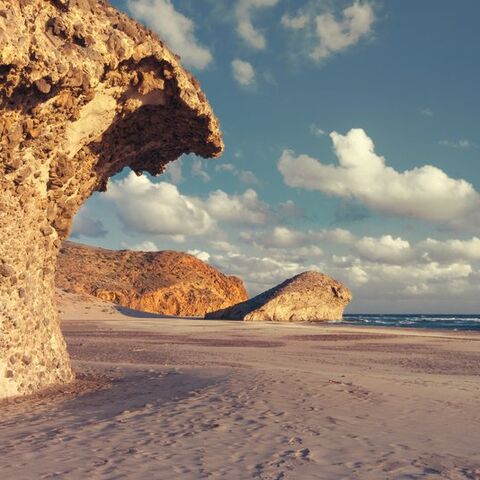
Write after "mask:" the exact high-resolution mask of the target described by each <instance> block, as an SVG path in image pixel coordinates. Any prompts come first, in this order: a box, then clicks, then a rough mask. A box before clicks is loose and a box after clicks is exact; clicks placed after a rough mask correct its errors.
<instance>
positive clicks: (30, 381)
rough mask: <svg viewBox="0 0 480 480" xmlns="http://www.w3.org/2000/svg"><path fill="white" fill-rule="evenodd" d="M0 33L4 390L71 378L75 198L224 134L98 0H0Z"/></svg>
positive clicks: (217, 142) (162, 61) (158, 55)
mask: <svg viewBox="0 0 480 480" xmlns="http://www.w3.org/2000/svg"><path fill="white" fill-rule="evenodd" d="M0 44H1V45H2V48H1V50H0V240H1V241H0V398H1V397H6V396H11V395H18V394H25V393H31V392H34V391H35V390H37V389H39V388H42V387H45V386H48V385H51V384H54V383H59V382H67V381H71V380H72V379H73V374H72V370H71V367H70V361H69V358H68V354H67V352H66V349H65V343H64V341H63V337H62V335H61V332H60V329H59V322H58V319H57V316H56V313H55V309H54V308H53V303H52V302H53V294H54V272H55V265H56V255H57V252H58V248H59V246H60V243H61V240H62V239H63V238H65V237H66V236H67V235H68V233H69V230H70V226H71V220H72V217H73V215H74V214H75V213H76V211H77V210H78V208H79V207H80V205H81V204H82V203H83V202H84V201H85V200H86V199H87V198H88V197H89V196H90V195H91V193H92V192H93V191H95V190H103V189H105V188H106V184H107V180H108V178H109V177H110V176H112V175H114V174H116V173H117V172H119V171H121V170H122V169H123V168H124V167H127V166H128V167H130V168H132V169H133V170H134V171H135V172H137V173H139V174H140V173H142V172H144V171H146V172H150V173H152V174H154V175H157V174H159V173H162V172H163V171H164V169H165V166H166V165H167V163H169V162H171V161H173V160H175V159H177V158H178V157H179V156H180V155H182V154H183V153H195V154H198V155H201V156H203V157H215V156H218V155H220V154H221V153H222V151H223V142H222V138H221V132H220V128H219V124H218V121H217V119H216V117H215V116H214V114H213V112H212V110H211V108H210V105H209V104H208V102H207V100H206V98H205V95H204V94H203V92H202V91H201V89H200V86H199V84H198V82H197V81H196V79H195V78H194V77H193V76H192V75H191V74H190V73H189V72H187V71H186V70H184V69H183V68H182V66H181V64H180V61H179V58H178V57H177V56H175V55H174V54H172V53H171V52H170V50H169V49H168V48H167V47H166V46H165V45H164V44H163V43H162V42H161V41H160V40H159V39H158V38H157V37H156V36H155V34H154V33H153V32H151V31H149V30H147V29H145V28H144V27H142V26H140V25H139V24H137V23H136V22H134V21H133V20H131V19H129V18H128V17H127V16H125V15H124V14H122V13H120V12H118V11H117V10H115V9H114V8H112V7H111V6H109V5H108V4H107V2H104V1H97V0H51V1H48V0H22V1H19V2H11V1H10V0H0Z"/></svg>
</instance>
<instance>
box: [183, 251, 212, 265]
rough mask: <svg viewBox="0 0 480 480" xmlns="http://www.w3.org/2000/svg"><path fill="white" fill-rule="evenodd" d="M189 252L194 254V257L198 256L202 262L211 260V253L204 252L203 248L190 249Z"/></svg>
mask: <svg viewBox="0 0 480 480" xmlns="http://www.w3.org/2000/svg"><path fill="white" fill-rule="evenodd" d="M187 253H189V254H190V255H193V256H194V257H197V258H198V259H199V260H201V261H202V262H208V261H209V260H210V254H209V253H208V252H204V251H203V250H198V249H194V250H188V251H187Z"/></svg>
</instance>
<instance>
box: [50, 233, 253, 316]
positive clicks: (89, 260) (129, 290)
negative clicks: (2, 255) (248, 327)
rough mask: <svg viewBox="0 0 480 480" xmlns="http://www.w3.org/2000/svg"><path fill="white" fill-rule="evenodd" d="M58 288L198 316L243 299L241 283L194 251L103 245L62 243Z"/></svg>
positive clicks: (140, 307) (138, 307) (131, 305)
mask: <svg viewBox="0 0 480 480" xmlns="http://www.w3.org/2000/svg"><path fill="white" fill-rule="evenodd" d="M56 285H57V287H58V288H61V289H63V290H66V291H68V292H72V293H80V294H82V293H83V294H88V295H93V296H95V297H97V298H99V299H101V300H104V301H108V302H112V303H117V304H119V305H122V306H124V307H129V308H133V309H135V310H143V311H145V312H153V313H161V314H165V315H177V316H199V317H200V316H201V317H203V316H204V315H205V314H206V313H207V312H211V311H214V310H218V309H221V308H226V307H229V306H231V305H234V304H236V303H239V302H243V301H244V300H246V299H247V298H248V295H247V291H246V290H245V287H244V285H243V282H242V281H241V280H240V279H239V278H237V277H233V276H227V275H223V273H221V272H219V271H218V270H217V269H215V268H213V267H211V266H210V265H208V264H206V263H204V262H202V261H201V260H199V259H198V258H196V257H194V256H193V255H189V254H187V253H182V252H174V251H161V252H134V251H131V250H106V249H103V248H96V247H87V246H86V245H79V244H77V243H73V242H64V243H63V245H62V248H61V249H60V254H59V256H58V266H57V274H56Z"/></svg>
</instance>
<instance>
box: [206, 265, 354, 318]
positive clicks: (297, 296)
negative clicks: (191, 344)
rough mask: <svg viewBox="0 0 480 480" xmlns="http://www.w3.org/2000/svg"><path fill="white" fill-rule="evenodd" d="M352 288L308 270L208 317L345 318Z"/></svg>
mask: <svg viewBox="0 0 480 480" xmlns="http://www.w3.org/2000/svg"><path fill="white" fill-rule="evenodd" d="M351 299H352V294H351V293H350V290H349V289H348V288H347V287H345V285H342V284H341V283H340V282H337V281H336V280H334V279H333V278H331V277H329V276H328V275H324V274H323V273H320V272H304V273H301V274H300V275H296V276H295V277H292V278H289V279H288V280H285V281H284V282H283V283H281V284H280V285H277V286H276V287H274V288H271V289H270V290H267V291H266V292H263V293H261V294H260V295H257V296H256V297H254V298H252V299H250V300H247V301H246V302H243V303H239V304H238V305H234V306H232V307H230V308H226V309H222V310H218V311H216V312H212V313H210V314H208V315H207V316H206V317H207V318H223V319H229V320H246V321H249V322H268V321H270V322H321V321H326V320H341V319H342V315H343V310H344V309H345V307H346V306H347V305H348V304H349V303H350V301H351Z"/></svg>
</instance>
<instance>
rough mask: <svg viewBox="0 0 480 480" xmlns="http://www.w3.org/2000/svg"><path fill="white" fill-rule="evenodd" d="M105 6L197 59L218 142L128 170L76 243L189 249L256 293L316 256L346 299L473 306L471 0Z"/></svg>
mask: <svg viewBox="0 0 480 480" xmlns="http://www.w3.org/2000/svg"><path fill="white" fill-rule="evenodd" d="M111 3H112V4H113V5H115V6H116V7H118V8H120V9H123V10H125V11H126V12H127V13H129V14H130V15H131V16H134V17H136V18H137V19H138V20H139V21H141V22H143V23H146V24H147V25H148V26H149V27H150V28H152V29H153V30H155V31H157V33H158V34H159V36H160V37H161V38H162V39H164V40H165V41H166V42H167V43H168V44H169V46H170V47H171V48H172V49H173V50H174V51H176V52H177V53H179V54H180V56H181V57H182V59H183V63H184V65H185V66H186V67H187V68H189V69H190V70H192V71H193V72H194V74H195V75H196V76H197V78H198V79H199V80H200V82H201V84H202V88H203V90H204V91H205V93H206V94H207V97H208V99H209V101H210V103H211V105H212V106H213V108H214V111H215V113H216V114H217V116H218V117H219V119H220V122H221V125H222V130H223V133H224V139H225V144H226V151H225V154H224V155H223V157H221V158H220V159H218V160H202V159H199V158H196V157H184V158H182V159H181V161H179V162H176V163H174V164H172V166H171V167H170V168H169V170H168V172H167V174H165V175H163V176H161V177H158V178H152V177H148V176H144V177H141V178H137V177H133V176H130V175H129V172H128V171H124V172H122V173H121V174H119V175H117V176H116V177H114V178H113V179H112V180H111V182H110V185H109V189H108V190H107V193H105V194H95V195H94V196H93V197H92V198H91V199H90V200H89V201H88V202H87V203H86V205H85V206H84V207H83V208H82V210H81V211H80V213H79V214H78V216H77V218H76V220H75V224H74V230H73V234H72V237H73V239H74V240H76V241H81V242H84V243H89V244H93V245H99V246H103V247H106V248H137V249H159V250H163V249H176V250H183V251H190V252H194V253H196V254H197V255H199V256H200V257H201V258H202V259H205V260H207V261H208V262H209V263H211V264H213V265H215V266H218V267H219V268H220V269H222V271H224V272H226V273H231V274H237V275H239V276H240V277H242V278H243V279H244V280H245V282H246V283H247V286H248V288H249V290H250V292H251V293H252V294H255V293H258V292H259V291H262V290H264V289H266V288H269V287H271V286H273V285H275V284H276V283H279V282H280V281H282V280H283V279H285V278H287V277H289V276H291V275H293V274H295V273H298V272H300V271H303V270H306V269H319V270H321V271H324V272H325V273H328V274H330V275H332V276H334V277H335V278H337V279H339V280H341V281H344V282H345V283H346V284H347V285H348V286H349V287H350V288H351V289H352V291H353V294H354V301H353V302H352V305H351V306H350V308H349V311H351V312H478V311H479V310H480V308H479V305H478V303H479V302H478V300H477V299H478V293H477V292H478V291H479V288H480V275H479V273H478V266H479V264H480V238H478V237H479V236H480V235H479V230H480V213H479V212H480V194H479V193H478V192H479V191H480V181H479V180H480V179H479V165H478V161H479V156H480V135H479V127H478V125H479V124H480V122H479V112H480V108H479V107H480V96H479V95H478V85H479V73H480V65H479V62H478V45H479V41H480V38H479V37H480V31H479V30H478V27H477V25H478V18H479V15H480V4H479V3H478V2H476V1H474V0H462V1H461V2H455V3H452V2H450V1H446V0H445V1H443V0H424V1H422V2H418V1H416V0H389V1H380V0H375V1H353V0H346V1H340V0H336V1H323V0H317V1H309V0H301V1H299V0H296V1H291V0H228V1H227V0H225V1H221V0H195V1H194V0H183V1H182V0H176V1H175V0H172V1H170V0H129V1H120V0H118V1H115V0H113V1H112V2H111ZM139 211H142V212H145V215H144V216H143V215H139V214H138V212H139Z"/></svg>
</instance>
